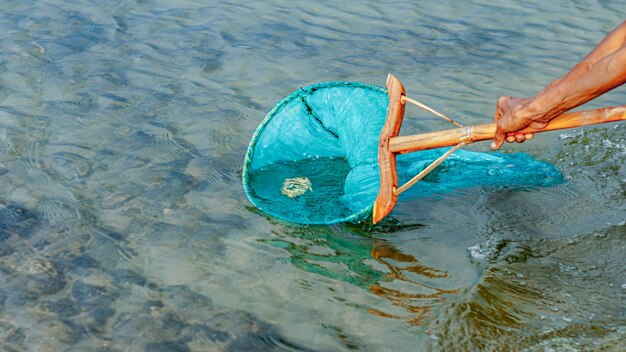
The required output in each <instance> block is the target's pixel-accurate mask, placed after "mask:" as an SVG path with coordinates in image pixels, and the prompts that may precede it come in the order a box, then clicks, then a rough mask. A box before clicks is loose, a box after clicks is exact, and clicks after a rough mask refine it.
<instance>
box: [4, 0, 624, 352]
mask: <svg viewBox="0 0 626 352" xmlns="http://www.w3.org/2000/svg"><path fill="white" fill-rule="evenodd" d="M2 5H3V6H2V9H1V10H0V29H2V33H3V35H2V36H1V37H0V43H1V45H0V175H1V176H0V187H1V189H2V190H3V192H2V195H0V349H1V350H6V351H19V350H33V351H60V350H76V351H78V350H81V351H83V350H103V351H104V350H107V351H143V350H146V351H186V350H190V351H206V350H216V351H220V350H231V351H238V350H243V351H250V350H264V351H265V350H314V351H342V350H363V351H412V350H530V351H544V350H556V351H560V350H619V349H620V348H621V347H622V346H623V340H624V338H625V337H626V308H625V303H624V302H625V299H626V276H625V274H624V267H625V264H626V259H625V258H624V253H626V241H625V240H626V225H625V221H626V206H625V204H626V202H625V199H626V167H625V166H624V165H625V164H624V156H625V155H626V139H625V137H624V135H625V134H624V132H625V128H626V125H625V124H613V125H605V126H596V127H589V128H585V129H577V130H572V131H565V132H555V133H549V134H546V135H542V136H537V137H536V139H535V140H534V141H533V142H532V143H526V144H524V145H521V146H518V145H515V146H507V147H506V150H505V151H509V152H513V151H524V152H526V153H529V154H531V155H533V156H535V157H537V158H539V159H541V160H545V161H548V162H551V163H554V164H555V165H557V166H558V167H559V168H560V169H561V171H562V172H563V174H564V175H565V176H566V178H567V179H568V181H567V182H565V183H564V184H562V185H559V186H556V187H551V188H543V189H535V190H527V191H513V190H493V189H491V190H490V189H473V190H471V191H466V192H458V193H456V194H454V195H450V196H440V197H433V198H430V199H421V200H420V201H416V202H410V201H408V202H400V204H399V205H398V207H397V209H396V210H395V212H394V213H393V216H392V217H391V218H390V219H388V220H387V221H386V222H385V223H383V224H382V226H378V227H369V226H355V225H340V226H330V227H327V226H319V227H315V226H307V227H296V226H289V225H288V224H284V223H280V222H276V221H274V220H273V219H271V218H266V217H264V216H263V215H262V214H260V213H259V212H258V211H256V210H255V209H254V208H252V207H251V206H250V204H249V203H248V202H247V200H246V198H245V196H244V192H243V189H242V187H241V181H240V173H241V165H242V162H243V155H244V152H245V149H246V146H247V144H248V141H249V138H250V137H251V135H252V132H253V131H254V129H255V128H256V126H257V124H258V123H259V122H260V121H261V120H262V118H263V116H264V115H265V114H266V113H267V111H269V110H270V109H271V107H272V106H273V105H274V104H275V103H276V102H278V101H279V100H280V99H282V98H283V97H284V96H286V95H287V94H289V93H291V92H292V91H294V90H295V89H297V87H299V86H303V85H308V84H312V83H316V82H320V81H330V80H348V81H363V82H367V83H372V84H379V85H383V84H384V81H385V77H386V74H387V73H389V72H393V73H395V74H396V75H398V77H400V78H401V79H402V80H403V81H404V82H405V85H406V86H407V90H408V91H409V94H410V95H412V96H415V97H417V98H419V99H421V100H422V101H424V102H425V103H427V104H428V105H431V106H434V107H437V108H440V109H441V110H442V111H443V112H444V113H446V114H447V115H450V116H453V117H454V118H456V119H457V120H459V121H462V122H465V123H482V122H486V121H490V119H491V115H492V113H493V107H494V105H495V101H496V98H497V97H498V96H499V95H502V94H510V95H520V96H528V95H531V94H534V92H535V91H537V90H538V89H540V88H541V87H542V86H544V85H545V84H547V83H548V82H549V81H550V80H551V79H553V78H555V77H557V76H559V75H561V74H563V73H564V72H566V71H567V70H568V69H569V68H570V67H571V66H572V65H573V64H575V63H576V62H577V60H579V59H580V58H581V57H583V56H584V55H585V54H586V53H587V52H588V51H589V50H590V48H591V47H593V45H594V44H595V43H597V42H598V41H599V40H600V39H601V38H602V37H603V36H604V34H606V33H607V32H608V31H610V30H611V29H612V28H614V27H615V26H616V25H617V24H618V23H620V22H621V21H623V20H624V19H623V17H622V16H623V3H622V2H621V1H553V2H546V1H534V0H533V1H528V2H524V3H518V2H516V1H497V2H493V1H484V0H480V1H479V0H474V1H464V2H460V1H459V2H425V3H420V4H419V5H418V4H416V3H414V2H412V1H384V2H373V1H371V2H340V1H274V2H267V1H248V2H235V1H219V2H218V1H176V2H174V1H123V0H119V1H109V2H93V1H81V0H67V1H62V0H49V1H36V2H35V1H17V0H15V1H14V0H6V1H3V3H2ZM625 98H626V91H625V90H624V88H620V89H617V90H616V91H615V92H612V93H610V94H608V95H606V96H604V97H602V98H601V99H598V100H597V101H596V102H594V103H592V104H589V105H588V107H599V106H606V105H614V104H620V103H623V102H624V101H626V99H625ZM442 127H447V126H445V125H443V124H442V123H440V122H436V121H434V120H425V119H422V118H419V119H418V118H413V119H411V118H408V119H407V124H406V128H405V129H404V130H405V131H406V132H414V131H417V130H422V129H426V128H430V129H433V128H442ZM472 148H473V149H474V150H483V151H484V150H487V144H480V145H475V146H473V147H472Z"/></svg>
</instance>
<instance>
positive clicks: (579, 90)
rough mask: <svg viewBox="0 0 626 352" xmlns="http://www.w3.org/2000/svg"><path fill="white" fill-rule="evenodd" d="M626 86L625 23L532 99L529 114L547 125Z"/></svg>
mask: <svg viewBox="0 0 626 352" xmlns="http://www.w3.org/2000/svg"><path fill="white" fill-rule="evenodd" d="M623 83H626V22H624V23H622V25H620V26H619V27H617V28H616V29H615V30H614V31H613V32H611V33H610V34H609V35H608V36H607V37H606V38H605V39H604V40H603V41H602V42H601V43H600V44H598V46H597V47H596V48H595V49H594V50H593V51H592V52H591V53H589V54H588V55H587V56H586V57H585V58H584V59H583V60H582V61H581V62H579V63H578V64H577V65H576V66H575V67H574V68H573V69H572V70H571V71H570V72H568V73H567V74H566V75H565V76H563V77H561V78H559V79H557V80H555V81H554V82H552V83H550V84H549V85H548V86H547V87H546V88H545V89H543V90H542V91H541V92H539V93H538V94H537V95H536V96H535V97H533V98H532V100H531V103H530V105H529V106H528V112H529V113H530V114H532V115H537V116H544V117H545V120H546V121H548V120H550V119H551V118H553V117H555V116H558V115H560V114H561V113H563V112H565V111H567V110H570V109H572V108H575V107H577V106H579V105H581V104H584V103H586V102H587V101H589V100H591V99H594V98H596V97H597V96H599V95H601V94H604V93H606V92H607V91H609V90H611V89H613V88H615V87H617V86H619V85H621V84H623Z"/></svg>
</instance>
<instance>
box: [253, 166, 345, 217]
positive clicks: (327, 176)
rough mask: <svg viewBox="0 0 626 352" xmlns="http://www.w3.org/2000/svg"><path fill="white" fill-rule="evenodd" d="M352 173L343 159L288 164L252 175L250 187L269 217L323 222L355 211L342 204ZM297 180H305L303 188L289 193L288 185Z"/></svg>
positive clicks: (261, 170) (257, 171) (264, 169)
mask: <svg viewBox="0 0 626 352" xmlns="http://www.w3.org/2000/svg"><path fill="white" fill-rule="evenodd" d="M320 170H325V171H328V172H320ZM349 172H350V165H349V164H348V161H347V160H346V159H345V158H340V157H337V158H310V159H304V160H299V161H295V162H287V161H285V162H279V163H274V164H271V165H269V166H266V167H263V168H261V169H258V170H254V171H252V172H250V180H249V187H250V191H251V192H252V193H253V194H254V197H255V199H258V201H259V204H258V206H259V207H260V208H261V209H263V210H264V211H266V212H267V213H269V214H270V215H274V216H281V217H282V218H283V219H284V218H287V219H298V218H302V219H307V220H309V222H312V223H324V221H325V220H327V219H332V220H334V219H341V218H345V217H348V216H350V215H352V214H353V212H354V211H353V210H351V209H350V208H349V207H348V205H347V204H346V203H345V202H343V201H342V197H343V195H344V184H345V182H344V181H345V179H346V176H347V175H348V173H349ZM294 179H296V180H298V179H299V180H302V181H301V185H300V186H299V187H298V186H296V187H293V188H294V189H295V191H292V192H293V193H289V187H288V186H286V182H289V180H294ZM304 180H306V182H307V183H306V185H305V184H303V182H304Z"/></svg>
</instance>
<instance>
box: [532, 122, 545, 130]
mask: <svg viewBox="0 0 626 352" xmlns="http://www.w3.org/2000/svg"><path fill="white" fill-rule="evenodd" d="M546 126H548V123H547V122H531V123H530V125H528V127H530V128H532V129H533V130H537V131H538V130H542V129H544V128H546Z"/></svg>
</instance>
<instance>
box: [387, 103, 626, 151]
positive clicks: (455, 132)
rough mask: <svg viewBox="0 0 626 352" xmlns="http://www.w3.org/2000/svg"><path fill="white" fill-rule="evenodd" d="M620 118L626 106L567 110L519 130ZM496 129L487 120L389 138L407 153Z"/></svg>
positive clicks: (485, 136)
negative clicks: (476, 123)
mask: <svg viewBox="0 0 626 352" xmlns="http://www.w3.org/2000/svg"><path fill="white" fill-rule="evenodd" d="M621 120H626V105H621V106H614V107H609V108H603V109H595V110H585V111H577V112H568V113H564V114H561V115H559V116H557V117H556V118H554V119H553V120H552V121H550V123H548V125H547V126H546V127H545V128H543V129H539V130H536V129H532V128H526V129H524V130H522V131H520V132H519V133H531V132H532V133H538V132H545V131H554V130H561V129H565V128H574V127H581V126H587V125H595V124H599V123H606V122H615V121H621ZM495 132H496V124H495V123H488V124H482V125H474V126H465V127H460V128H453V129H449V130H443V131H436V132H428V133H420V134H414V135H410V136H397V137H393V138H391V139H390V140H389V151H390V152H391V153H396V154H404V153H410V152H415V151H419V150H427V149H434V148H441V147H449V146H454V145H457V144H459V143H462V142H466V143H471V142H478V141H484V140H489V139H493V136H494V134H495Z"/></svg>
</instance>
